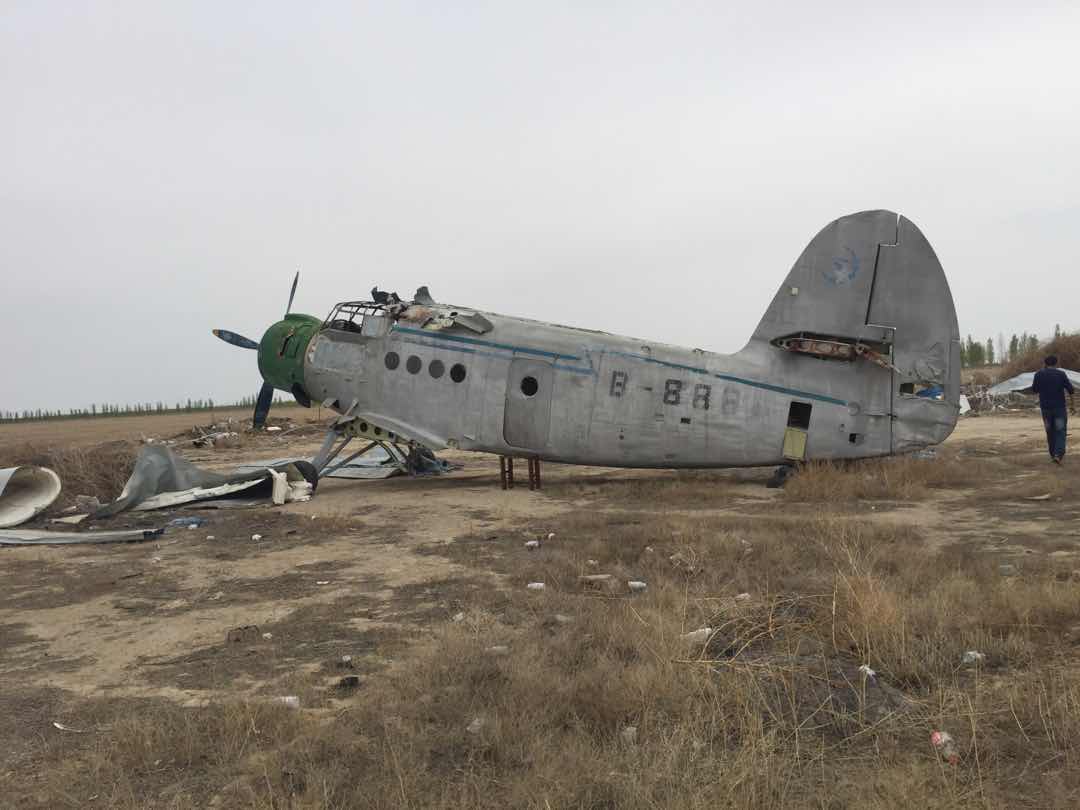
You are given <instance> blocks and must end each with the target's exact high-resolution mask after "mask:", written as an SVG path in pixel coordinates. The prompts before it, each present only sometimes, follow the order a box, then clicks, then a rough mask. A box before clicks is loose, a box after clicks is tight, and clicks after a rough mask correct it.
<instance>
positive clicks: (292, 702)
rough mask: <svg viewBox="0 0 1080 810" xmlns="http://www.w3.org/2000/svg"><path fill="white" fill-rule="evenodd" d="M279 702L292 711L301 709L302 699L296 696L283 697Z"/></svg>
mask: <svg viewBox="0 0 1080 810" xmlns="http://www.w3.org/2000/svg"><path fill="white" fill-rule="evenodd" d="M277 702H278V703H280V704H282V705H284V706H288V707H289V708H290V709H299V708H300V698H298V697H297V696H296V695H283V696H282V697H279V698H278V699H277Z"/></svg>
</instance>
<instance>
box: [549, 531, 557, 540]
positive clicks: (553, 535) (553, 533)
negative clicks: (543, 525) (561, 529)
mask: <svg viewBox="0 0 1080 810" xmlns="http://www.w3.org/2000/svg"><path fill="white" fill-rule="evenodd" d="M547 539H548V540H554V539H555V532H548V536H547Z"/></svg>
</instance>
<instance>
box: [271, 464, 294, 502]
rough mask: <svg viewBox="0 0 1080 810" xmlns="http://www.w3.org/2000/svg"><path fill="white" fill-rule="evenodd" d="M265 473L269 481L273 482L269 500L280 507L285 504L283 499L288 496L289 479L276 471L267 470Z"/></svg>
mask: <svg viewBox="0 0 1080 810" xmlns="http://www.w3.org/2000/svg"><path fill="white" fill-rule="evenodd" d="M266 471H267V472H268V473H270V480H271V481H272V482H273V487H272V489H271V490H270V500H272V501H273V502H274V503H275V504H276V505H277V506H281V505H282V504H283V503H285V498H286V496H287V495H288V494H289V477H288V476H287V475H285V473H283V472H278V471H277V470H271V469H269V468H268V469H267V470H266Z"/></svg>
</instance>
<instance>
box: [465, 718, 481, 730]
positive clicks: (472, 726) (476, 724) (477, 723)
mask: <svg viewBox="0 0 1080 810" xmlns="http://www.w3.org/2000/svg"><path fill="white" fill-rule="evenodd" d="M483 727H484V718H483V717H477V718H475V719H474V720H473V721H472V722H471V723H469V725H467V726H465V730H466V731H467V732H469V733H470V734H479V733H480V730H481V729H482V728H483Z"/></svg>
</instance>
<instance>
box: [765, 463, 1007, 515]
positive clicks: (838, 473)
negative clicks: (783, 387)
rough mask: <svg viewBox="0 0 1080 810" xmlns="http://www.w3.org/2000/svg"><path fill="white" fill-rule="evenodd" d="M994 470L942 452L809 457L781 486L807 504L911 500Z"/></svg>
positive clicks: (974, 481) (978, 481)
mask: <svg viewBox="0 0 1080 810" xmlns="http://www.w3.org/2000/svg"><path fill="white" fill-rule="evenodd" d="M991 475H992V472H991V468H990V466H989V465H988V464H987V463H986V462H985V461H984V460H982V459H976V458H961V457H959V456H958V455H956V454H954V453H945V452H940V453H939V455H938V457H936V458H933V459H920V458H916V457H914V456H897V457H892V458H883V459H873V460H867V461H857V462H846V463H845V462H828V461H826V462H811V463H810V464H807V465H806V466H805V467H803V468H802V469H800V471H799V473H798V474H797V475H796V476H794V477H793V478H791V479H790V480H789V481H788V483H787V484H786V485H785V486H784V490H783V491H784V496H785V498H787V499H789V500H792V501H804V502H811V503H843V502H852V501H862V500H898V501H911V500H916V499H919V498H923V497H926V496H927V495H928V494H929V493H930V492H932V491H936V490H941V489H958V488H963V487H971V486H979V485H983V484H985V483H986V481H987V480H988V478H989V477H990V476H991Z"/></svg>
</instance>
